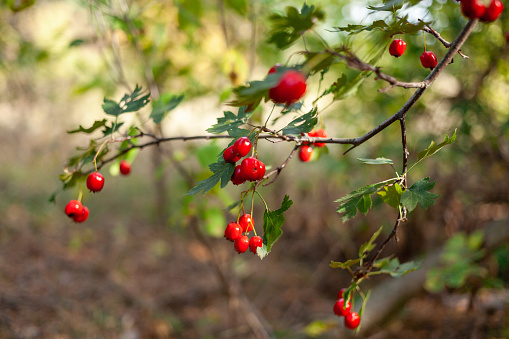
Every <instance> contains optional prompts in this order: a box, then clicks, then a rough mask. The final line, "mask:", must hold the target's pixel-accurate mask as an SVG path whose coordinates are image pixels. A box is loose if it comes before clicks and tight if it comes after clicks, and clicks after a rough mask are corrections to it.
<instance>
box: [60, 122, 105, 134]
mask: <svg viewBox="0 0 509 339" xmlns="http://www.w3.org/2000/svg"><path fill="white" fill-rule="evenodd" d="M107 122H108V120H106V119H103V120H100V121H99V120H97V121H95V122H94V124H93V125H92V127H89V128H85V127H83V126H81V125H80V127H79V128H78V129H73V130H71V131H67V133H69V134H73V133H79V132H83V133H87V134H90V133H93V132H94V131H95V130H97V129H98V128H101V127H104V126H106V123H107Z"/></svg>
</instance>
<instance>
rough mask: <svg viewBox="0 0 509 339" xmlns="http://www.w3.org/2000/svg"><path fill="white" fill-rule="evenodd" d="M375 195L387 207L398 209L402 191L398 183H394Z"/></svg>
mask: <svg viewBox="0 0 509 339" xmlns="http://www.w3.org/2000/svg"><path fill="white" fill-rule="evenodd" d="M377 194H378V196H380V199H382V201H383V202H385V203H386V204H387V205H389V206H391V207H394V208H399V205H400V201H401V195H402V194H403V189H402V188H401V186H400V185H399V184H398V183H394V185H390V186H385V187H384V190H383V191H382V190H380V191H378V192H377Z"/></svg>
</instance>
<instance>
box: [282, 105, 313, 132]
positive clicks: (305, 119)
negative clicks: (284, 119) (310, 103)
mask: <svg viewBox="0 0 509 339" xmlns="http://www.w3.org/2000/svg"><path fill="white" fill-rule="evenodd" d="M316 112H317V108H316V107H315V108H313V109H312V110H311V111H310V112H309V113H306V114H304V115H301V116H300V117H298V118H296V119H294V120H292V121H291V122H290V123H289V124H288V125H287V126H286V127H285V128H283V134H284V135H289V134H293V135H300V134H301V133H302V132H304V133H307V132H310V131H311V130H312V129H313V127H314V126H315V125H316V123H317V122H318V117H317V115H316Z"/></svg>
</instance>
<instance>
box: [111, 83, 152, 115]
mask: <svg viewBox="0 0 509 339" xmlns="http://www.w3.org/2000/svg"><path fill="white" fill-rule="evenodd" d="M149 97H150V93H147V94H145V93H143V91H142V88H141V87H139V86H138V85H136V88H135V89H134V91H133V92H132V93H131V94H125V95H124V96H123V97H122V99H120V101H119V102H116V101H114V100H111V99H107V98H104V103H103V105H102V108H103V110H104V112H105V113H106V114H108V115H113V116H115V117H118V116H119V115H120V114H124V113H128V112H136V111H138V110H140V109H141V108H143V107H145V105H146V104H148V103H149V101H150V100H149Z"/></svg>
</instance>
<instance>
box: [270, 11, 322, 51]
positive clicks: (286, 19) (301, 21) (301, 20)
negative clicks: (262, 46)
mask: <svg viewBox="0 0 509 339" xmlns="http://www.w3.org/2000/svg"><path fill="white" fill-rule="evenodd" d="M324 19H325V12H324V11H323V10H321V9H319V8H316V7H315V6H313V5H311V6H309V5H307V4H306V3H304V5H303V6H302V8H301V10H300V12H299V11H298V10H297V8H295V7H286V14H285V15H281V14H273V15H271V16H270V17H269V20H270V21H271V23H272V28H271V31H270V32H269V34H270V37H269V38H268V39H267V42H268V43H271V44H274V45H276V47H277V48H279V49H286V48H288V47H290V46H291V45H292V44H293V43H295V41H297V39H299V38H300V37H301V36H302V35H304V33H306V31H308V30H310V29H311V28H313V26H314V25H315V23H316V22H318V21H323V20H324Z"/></svg>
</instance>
